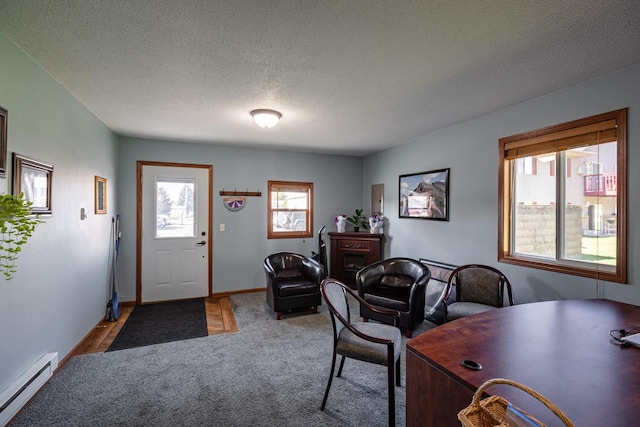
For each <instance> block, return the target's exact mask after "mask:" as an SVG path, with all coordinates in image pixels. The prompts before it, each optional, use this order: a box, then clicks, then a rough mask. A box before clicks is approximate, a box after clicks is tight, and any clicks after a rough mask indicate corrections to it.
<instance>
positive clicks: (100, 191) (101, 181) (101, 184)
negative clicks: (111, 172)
mask: <svg viewBox="0 0 640 427" xmlns="http://www.w3.org/2000/svg"><path fill="white" fill-rule="evenodd" d="M95 192H96V203H95V204H96V208H95V212H96V215H99V214H106V213H107V178H102V177H100V176H96V179H95Z"/></svg>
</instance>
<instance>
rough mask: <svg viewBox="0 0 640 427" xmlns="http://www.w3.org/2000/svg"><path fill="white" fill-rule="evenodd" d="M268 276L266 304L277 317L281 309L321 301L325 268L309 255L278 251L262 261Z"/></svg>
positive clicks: (320, 302)
mask: <svg viewBox="0 0 640 427" xmlns="http://www.w3.org/2000/svg"><path fill="white" fill-rule="evenodd" d="M264 271H265V274H266V276H267V304H268V305H269V307H271V309H273V311H275V313H276V319H278V320H280V319H281V317H282V312H283V311H289V310H295V309H300V308H307V307H313V312H314V313H317V312H318V306H319V305H320V304H322V295H321V293H320V283H321V282H322V280H323V279H324V268H323V267H322V265H320V264H319V263H318V262H317V261H315V260H313V259H312V258H309V257H306V256H303V255H299V254H296V253H292V252H278V253H275V254H272V255H269V256H268V257H267V258H265V260H264Z"/></svg>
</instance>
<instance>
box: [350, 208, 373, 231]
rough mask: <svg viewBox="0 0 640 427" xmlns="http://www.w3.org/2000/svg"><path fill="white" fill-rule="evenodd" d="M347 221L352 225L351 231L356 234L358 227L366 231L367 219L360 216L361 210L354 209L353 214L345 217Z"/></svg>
mask: <svg viewBox="0 0 640 427" xmlns="http://www.w3.org/2000/svg"><path fill="white" fill-rule="evenodd" d="M347 221H349V222H350V223H351V224H352V225H353V231H355V232H356V233H357V232H358V231H360V227H362V228H363V229H364V230H366V229H367V225H369V219H368V218H367V217H366V216H365V215H362V209H356V212H355V214H353V215H352V216H348V217H347Z"/></svg>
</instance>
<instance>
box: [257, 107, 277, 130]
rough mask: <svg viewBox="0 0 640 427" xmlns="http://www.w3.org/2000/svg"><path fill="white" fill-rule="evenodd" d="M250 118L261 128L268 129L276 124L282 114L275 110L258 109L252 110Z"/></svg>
mask: <svg viewBox="0 0 640 427" xmlns="http://www.w3.org/2000/svg"><path fill="white" fill-rule="evenodd" d="M249 114H251V117H253V120H254V121H255V122H256V124H257V125H258V126H260V127H261V128H265V129H269V128H272V127H274V126H275V125H276V124H278V120H280V118H281V117H282V114H281V113H280V112H278V111H276V110H267V109H264V108H262V109H259V110H253V111H252V112H251V113H249Z"/></svg>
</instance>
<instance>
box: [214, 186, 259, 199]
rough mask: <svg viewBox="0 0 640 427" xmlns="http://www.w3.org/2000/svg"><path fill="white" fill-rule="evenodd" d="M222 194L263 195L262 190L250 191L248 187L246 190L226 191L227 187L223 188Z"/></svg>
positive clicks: (239, 195) (240, 195)
mask: <svg viewBox="0 0 640 427" xmlns="http://www.w3.org/2000/svg"><path fill="white" fill-rule="evenodd" d="M220 195H221V196H238V197H247V196H249V197H262V193H261V192H260V190H258V191H249V190H248V189H247V190H246V191H237V190H235V189H234V190H233V191H225V189H224V188H223V189H222V191H221V192H220Z"/></svg>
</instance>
